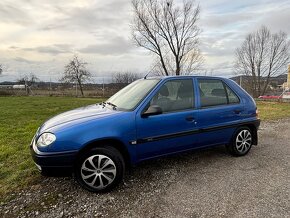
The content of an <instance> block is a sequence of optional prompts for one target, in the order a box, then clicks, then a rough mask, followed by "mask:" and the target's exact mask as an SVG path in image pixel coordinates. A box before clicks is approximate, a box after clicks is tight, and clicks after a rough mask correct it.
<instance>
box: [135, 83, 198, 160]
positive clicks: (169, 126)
mask: <svg viewBox="0 0 290 218" xmlns="http://www.w3.org/2000/svg"><path fill="white" fill-rule="evenodd" d="M152 96H153V97H152V98H151V99H150V100H149V101H148V103H147V104H146V106H145V108H143V109H142V110H140V112H138V113H137V115H136V116H137V117H136V125H137V139H138V140H137V145H136V146H137V155H138V159H139V160H144V159H148V158H152V157H156V156H160V155H164V154H169V153H174V152H178V151H181V150H186V149H190V148H192V147H193V146H194V145H195V143H196V141H197V140H196V136H195V134H194V133H195V132H196V131H197V127H196V122H195V117H196V111H195V98H194V89H193V80H192V79H191V78H189V79H171V80H168V81H166V82H164V83H163V84H161V85H160V88H159V90H157V91H156V93H155V94H154V95H152ZM150 105H157V106H159V107H161V109H162V114H159V115H152V116H149V117H146V118H143V117H142V116H141V114H142V112H143V111H144V110H146V109H147V108H148V107H149V106H150Z"/></svg>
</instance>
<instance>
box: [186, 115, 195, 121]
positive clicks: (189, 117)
mask: <svg viewBox="0 0 290 218" xmlns="http://www.w3.org/2000/svg"><path fill="white" fill-rule="evenodd" d="M185 119H186V120H187V121H189V122H193V121H195V120H194V117H193V116H188V117H186V118H185Z"/></svg>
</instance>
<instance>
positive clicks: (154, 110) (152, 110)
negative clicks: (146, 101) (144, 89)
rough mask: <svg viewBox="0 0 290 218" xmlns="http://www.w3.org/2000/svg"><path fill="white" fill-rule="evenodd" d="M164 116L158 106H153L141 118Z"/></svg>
mask: <svg viewBox="0 0 290 218" xmlns="http://www.w3.org/2000/svg"><path fill="white" fill-rule="evenodd" d="M158 114H162V109H161V107H159V106H158V105H151V106H150V107H149V108H148V109H147V110H146V111H144V112H143V113H142V115H141V117H149V116H152V115H158Z"/></svg>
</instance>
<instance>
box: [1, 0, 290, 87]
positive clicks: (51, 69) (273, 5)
mask: <svg viewBox="0 0 290 218" xmlns="http://www.w3.org/2000/svg"><path fill="white" fill-rule="evenodd" d="M199 4H200V6H201V9H202V10H201V14H200V20H199V25H200V27H201V28H202V34H201V51H202V53H203V54H204V56H205V60H206V62H205V67H206V68H207V69H211V68H212V69H214V70H215V71H214V73H215V75H221V76H229V75H231V74H232V63H233V60H234V50H235V48H236V47H237V46H239V45H240V44H241V42H242V40H243V39H244V38H245V35H246V34H248V33H249V32H251V31H254V30H256V29H257V28H259V27H260V26H261V25H263V24H264V25H266V26H268V27H269V28H270V29H271V30H272V31H273V32H276V31H279V30H282V31H284V32H286V33H287V34H288V38H289V36H290V12H289V11H290V1H289V0H276V1H273V0H271V1H270V0H269V1H267V0H243V1H233V0H214V1H213V0H202V1H200V3H199ZM131 19H132V11H131V1H130V0H106V1H105V0H87V1H85V0H69V1H68V0H47V1H44V0H22V1H21V0H1V1H0V63H1V64H2V65H4V72H3V75H2V76H1V77H0V82H2V81H6V80H16V79H17V78H19V77H21V76H22V75H25V74H29V73H30V72H32V73H34V74H36V75H37V76H38V77H39V78H40V79H41V80H44V81H49V80H50V78H51V79H52V80H53V81H56V80H58V79H59V78H60V77H61V72H63V68H64V65H65V64H66V63H67V62H68V61H69V59H70V58H71V57H72V56H73V54H74V53H77V54H79V56H80V57H81V58H82V59H84V60H86V61H87V62H88V63H89V65H88V68H89V70H90V71H91V72H92V73H93V74H94V76H95V77H94V79H95V80H96V81H99V79H98V77H104V76H108V74H109V72H113V71H134V72H138V73H143V74H144V73H145V72H146V71H148V70H149V69H150V66H151V64H152V59H153V58H152V56H151V55H150V54H149V53H148V52H147V51H145V50H144V49H142V48H136V47H135V46H134V45H133V44H132V41H131V38H130V26H129V24H130V21H131Z"/></svg>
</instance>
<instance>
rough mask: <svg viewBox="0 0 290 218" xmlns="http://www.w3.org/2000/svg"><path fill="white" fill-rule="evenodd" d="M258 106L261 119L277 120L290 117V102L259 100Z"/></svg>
mask: <svg viewBox="0 0 290 218" xmlns="http://www.w3.org/2000/svg"><path fill="white" fill-rule="evenodd" d="M257 107H258V110H259V117H260V119H261V120H277V119H281V118H284V117H290V103H280V102H268V101H258V102H257Z"/></svg>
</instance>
